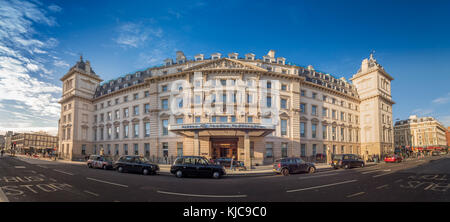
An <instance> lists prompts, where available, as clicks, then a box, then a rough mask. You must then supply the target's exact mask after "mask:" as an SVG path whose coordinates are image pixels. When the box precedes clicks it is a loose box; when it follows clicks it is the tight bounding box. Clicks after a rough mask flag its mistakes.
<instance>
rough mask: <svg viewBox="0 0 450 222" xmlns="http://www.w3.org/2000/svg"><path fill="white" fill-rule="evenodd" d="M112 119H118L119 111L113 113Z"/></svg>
mask: <svg viewBox="0 0 450 222" xmlns="http://www.w3.org/2000/svg"><path fill="white" fill-rule="evenodd" d="M114 118H115V119H116V120H118V119H120V112H119V110H116V111H114Z"/></svg>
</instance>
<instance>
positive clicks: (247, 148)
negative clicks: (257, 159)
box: [244, 131, 252, 170]
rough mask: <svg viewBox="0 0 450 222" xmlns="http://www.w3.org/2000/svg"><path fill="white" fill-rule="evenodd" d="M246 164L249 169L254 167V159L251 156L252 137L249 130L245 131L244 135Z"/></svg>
mask: <svg viewBox="0 0 450 222" xmlns="http://www.w3.org/2000/svg"><path fill="white" fill-rule="evenodd" d="M244 165H245V167H246V168H247V169H249V170H250V169H251V168H252V159H251V157H250V137H249V135H248V131H245V136H244Z"/></svg>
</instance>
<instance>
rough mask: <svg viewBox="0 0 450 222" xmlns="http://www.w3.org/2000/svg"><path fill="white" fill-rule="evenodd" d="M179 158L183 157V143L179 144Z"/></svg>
mask: <svg viewBox="0 0 450 222" xmlns="http://www.w3.org/2000/svg"><path fill="white" fill-rule="evenodd" d="M177 156H183V143H182V142H178V143H177Z"/></svg>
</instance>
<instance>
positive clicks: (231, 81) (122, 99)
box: [59, 50, 394, 166]
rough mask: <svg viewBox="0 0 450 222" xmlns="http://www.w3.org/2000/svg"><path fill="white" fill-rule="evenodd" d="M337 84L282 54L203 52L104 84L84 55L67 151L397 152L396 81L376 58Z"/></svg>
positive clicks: (64, 127) (266, 155)
mask: <svg viewBox="0 0 450 222" xmlns="http://www.w3.org/2000/svg"><path fill="white" fill-rule="evenodd" d="M350 80H351V82H350V81H347V80H346V79H345V78H335V77H333V76H332V75H330V74H325V73H322V72H319V71H316V70H314V68H313V67H312V66H308V67H301V66H297V65H293V64H290V63H287V62H286V59H285V58H283V57H275V52H274V51H273V50H270V51H269V53H268V54H267V55H265V56H263V58H259V59H258V58H256V57H255V55H254V54H252V53H249V54H246V55H245V56H244V57H239V55H238V54H237V53H230V54H228V56H226V57H224V56H222V55H221V54H220V53H215V54H212V55H211V57H210V58H205V56H204V55H203V54H199V55H196V56H195V57H194V59H193V60H192V59H191V60H188V59H187V58H186V56H185V55H184V54H183V53H182V52H180V51H179V52H177V55H176V60H175V61H173V60H172V59H167V60H165V61H164V65H162V66H159V67H153V68H149V69H146V70H144V71H138V72H136V73H133V74H128V75H125V76H123V77H119V78H117V79H113V80H110V81H106V82H104V81H103V80H102V79H101V78H100V76H98V75H97V74H96V73H95V72H94V70H93V69H92V67H91V65H90V62H89V61H83V59H82V58H80V61H78V62H77V63H76V64H75V65H74V66H73V67H72V68H71V69H70V70H69V71H68V72H67V74H65V75H64V76H63V77H62V78H61V81H62V82H63V92H62V98H61V100H60V101H59V103H60V104H61V120H60V123H59V134H60V135H59V136H60V138H61V140H60V146H59V147H60V150H59V152H60V154H61V155H62V156H64V157H65V158H67V159H81V158H84V156H85V155H89V154H93V153H97V154H99V153H103V154H107V155H113V156H119V155H126V154H129V155H131V154H133V155H134V154H136V155H143V156H145V157H147V158H149V159H151V160H153V161H155V162H159V163H163V162H168V163H170V161H172V160H173V159H174V158H175V157H176V156H181V155H201V156H205V157H207V158H218V157H234V158H235V159H236V160H239V161H243V162H244V163H245V165H247V166H249V165H254V164H269V163H272V162H273V161H274V160H275V159H277V158H281V157H288V156H289V157H290V156H300V157H303V158H308V157H313V156H316V154H324V155H327V156H328V157H329V156H331V154H333V153H334V154H339V153H354V154H359V155H361V156H365V157H367V156H368V155H372V154H384V153H387V152H391V151H393V148H394V139H393V124H392V105H393V104H394V102H393V101H392V98H391V84H390V82H391V81H392V80H393V78H392V77H391V76H390V75H389V74H388V73H387V72H386V71H385V70H384V68H383V67H382V66H381V65H379V64H378V63H377V61H376V60H375V59H374V58H373V56H372V55H370V58H367V59H364V60H363V61H362V64H361V67H360V69H359V70H358V72H357V73H356V74H354V75H353V77H352V78H351V79H350Z"/></svg>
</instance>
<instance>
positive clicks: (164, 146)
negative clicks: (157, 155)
mask: <svg viewBox="0 0 450 222" xmlns="http://www.w3.org/2000/svg"><path fill="white" fill-rule="evenodd" d="M162 151H163V156H164V157H167V156H169V143H162Z"/></svg>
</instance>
